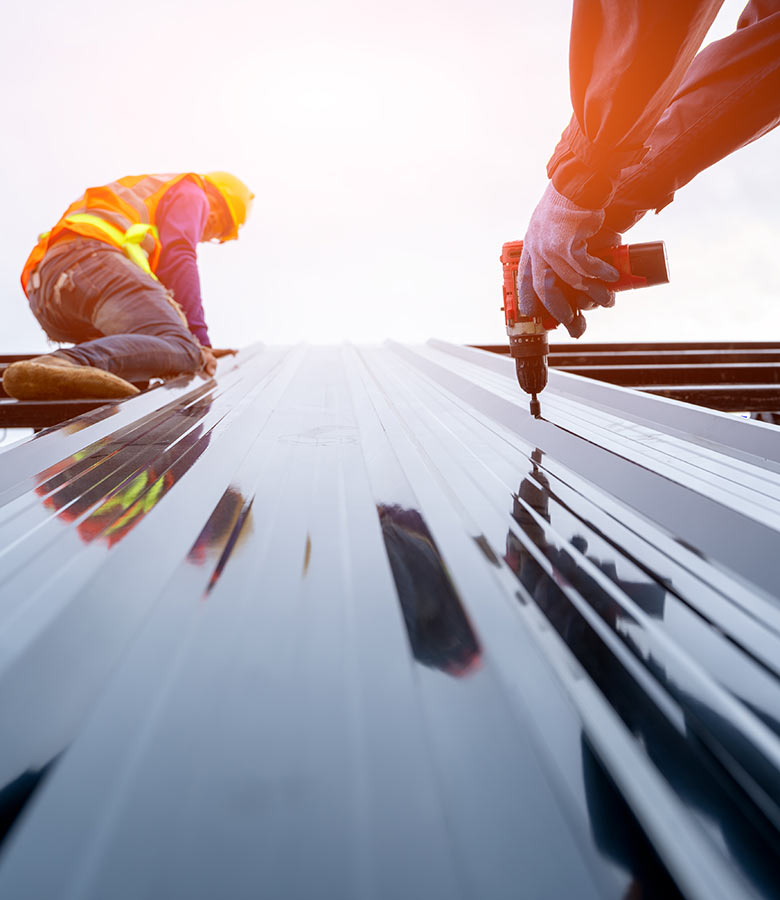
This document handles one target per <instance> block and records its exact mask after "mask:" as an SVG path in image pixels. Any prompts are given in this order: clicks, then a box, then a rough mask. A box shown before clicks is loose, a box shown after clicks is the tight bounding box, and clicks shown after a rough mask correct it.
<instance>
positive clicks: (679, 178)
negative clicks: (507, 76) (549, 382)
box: [518, 0, 780, 337]
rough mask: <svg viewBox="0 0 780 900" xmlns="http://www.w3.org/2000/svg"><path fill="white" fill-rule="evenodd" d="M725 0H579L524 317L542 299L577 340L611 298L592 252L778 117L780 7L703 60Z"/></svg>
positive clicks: (527, 267) (754, 13) (525, 277)
mask: <svg viewBox="0 0 780 900" xmlns="http://www.w3.org/2000/svg"><path fill="white" fill-rule="evenodd" d="M721 4H722V0H691V2H689V3H678V4H669V3H659V2H657V0H575V2H574V12H573V18H572V30H571V46H570V55H569V63H570V80H571V97H572V104H573V107H574V115H573V116H572V119H571V122H570V123H569V125H568V127H567V128H566V130H565V131H564V133H563V136H562V138H561V141H560V143H559V144H558V147H557V148H556V150H555V153H554V154H553V156H552V158H551V159H550V162H549V163H548V166H547V172H548V175H549V176H550V179H551V181H550V183H549V184H548V186H547V190H546V191H545V192H544V194H543V196H542V199H541V201H540V202H539V204H538V206H537V207H536V209H535V211H534V213H533V215H532V216H531V221H530V222H529V225H528V230H527V231H526V235H525V239H524V247H523V255H522V258H521V260H520V269H519V274H518V289H519V304H520V311H521V312H522V313H523V314H525V315H539V314H540V312H541V310H540V309H539V301H541V303H542V305H543V306H544V307H545V308H546V309H547V311H548V312H549V313H550V314H551V315H552V316H553V317H554V318H555V319H556V320H557V321H559V322H562V323H563V324H564V325H566V327H567V329H568V331H569V333H570V334H571V336H572V337H579V336H580V335H581V334H582V333H583V331H584V330H585V319H584V317H583V316H581V315H580V314H579V311H580V310H581V309H591V308H593V306H594V305H601V306H612V305H613V303H614V301H615V295H614V292H613V291H610V290H609V287H608V285H606V284H605V283H604V282H610V281H615V280H616V279H617V277H618V273H617V270H615V269H613V268H612V267H611V266H609V265H607V264H606V263H604V262H602V261H601V260H599V259H597V258H596V257H595V256H591V255H590V254H589V252H588V251H589V250H590V251H596V250H598V249H599V248H600V247H605V246H610V245H614V244H618V243H620V234H621V233H622V232H623V231H625V230H626V229H628V228H630V227H631V226H632V225H634V224H635V223H636V222H637V221H638V220H639V219H640V218H641V217H642V216H643V215H644V214H645V212H647V211H648V210H650V209H655V210H656V211H658V210H659V209H661V208H663V207H664V206H666V205H667V204H668V203H670V202H671V201H672V199H673V198H674V192H675V191H676V190H678V189H679V188H681V187H682V186H683V185H685V184H687V183H688V182H689V181H690V180H691V179H692V178H693V177H694V176H695V175H696V174H697V173H699V172H700V171H702V170H703V169H705V168H707V167H708V166H711V165H712V164H713V163H714V162H717V161H718V160H719V159H722V158H723V157H724V156H727V155H728V154H729V153H732V152H733V151H734V150H737V149H738V148H739V147H743V146H744V145H745V144H748V143H750V142H751V141H753V140H755V139H756V138H758V137H760V136H761V135H763V134H765V133H766V132H767V131H769V130H770V129H772V128H774V126H775V125H777V124H778V122H780V66H779V65H778V59H780V5H779V4H778V2H777V0H751V2H750V3H748V5H747V7H746V8H745V9H744V11H743V12H742V15H741V16H740V18H739V22H738V24H737V30H736V31H735V32H734V33H733V34H731V35H729V36H728V37H726V38H724V39H723V40H720V41H716V42H714V43H712V44H710V45H709V46H708V47H706V48H705V49H704V50H703V51H702V52H701V53H699V54H698V55H697V56H696V57H695V58H694V55H695V54H696V51H697V49H698V48H699V45H700V44H701V42H702V40H703V39H704V36H705V34H706V33H707V30H708V29H709V27H710V25H711V24H712V21H713V19H714V18H715V15H716V13H717V11H718V9H719V8H720V6H721Z"/></svg>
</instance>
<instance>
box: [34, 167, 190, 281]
mask: <svg viewBox="0 0 780 900" xmlns="http://www.w3.org/2000/svg"><path fill="white" fill-rule="evenodd" d="M183 178H190V179H192V180H193V181H194V182H195V183H196V184H197V185H199V187H201V188H203V189H204V190H205V185H204V182H203V179H202V178H201V177H200V175H196V174H194V173H193V172H184V173H183V174H180V175H128V176H127V177H125V178H120V179H119V180H118V181H112V182H111V184H106V185H103V187H94V188H87V190H86V191H85V192H84V194H83V195H82V196H81V197H79V199H78V200H76V201H75V202H74V203H71V205H70V206H69V207H68V208H67V210H66V211H65V215H63V216H62V218H61V219H60V220H59V222H57V224H56V225H55V226H54V228H52V230H51V231H49V232H47V233H46V234H42V235H41V236H40V238H39V239H38V243H37V245H36V247H35V249H34V250H33V252H32V253H31V254H30V256H29V257H28V258H27V262H26V263H25V264H24V270H23V271H22V288H23V289H24V291H25V293H26V292H27V282H28V280H29V278H30V275H31V274H32V272H33V270H34V269H35V267H36V266H37V265H38V263H39V262H40V261H41V260H42V259H43V257H44V255H45V253H46V251H47V250H48V249H49V247H50V246H52V245H53V244H56V243H57V241H58V240H60V239H61V238H62V237H63V236H64V235H66V234H69V235H71V236H73V235H81V236H83V237H86V238H93V239H94V240H98V241H105V243H107V244H111V245H112V246H113V247H118V248H119V249H120V250H122V251H123V252H124V253H125V254H126V255H127V257H128V258H129V259H131V260H132V261H133V262H134V263H136V264H137V265H139V266H140V267H141V268H142V269H143V270H144V272H146V273H147V274H148V275H151V276H152V278H156V276H155V274H154V273H155V271H156V269H157V262H158V260H159V258H160V249H161V248H160V239H159V236H158V234H157V227H156V216H157V206H158V204H159V203H160V200H161V199H162V196H163V194H165V192H166V191H168V190H169V189H170V188H172V187H173V186H174V185H175V184H176V183H177V182H179V181H181V180H182V179H183Z"/></svg>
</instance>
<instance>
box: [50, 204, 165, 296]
mask: <svg viewBox="0 0 780 900" xmlns="http://www.w3.org/2000/svg"><path fill="white" fill-rule="evenodd" d="M65 222H66V223H70V222H72V223H73V224H77V223H79V222H82V223H83V224H85V225H92V226H94V227H95V228H98V229H99V230H101V231H103V232H104V233H105V235H106V236H107V237H108V238H110V239H111V243H112V244H116V246H117V247H120V248H121V249H122V251H123V252H124V254H125V256H126V257H127V258H128V259H129V260H131V261H132V262H134V263H135V264H136V265H137V266H140V267H141V268H142V269H143V270H144V272H146V274H147V275H151V276H152V278H154V280H155V281H158V280H159V279H158V278H157V276H156V275H155V274H154V272H152V267H151V266H150V265H149V254H148V253H147V252H146V250H144V248H143V247H142V246H141V242H142V241H143V240H144V238H145V237H146V235H147V234H151V235H152V237H153V238H154V239H155V240H157V229H156V228H155V226H154V225H148V224H141V223H139V224H136V225H131V226H130V227H129V228H128V229H127V231H124V232H123V231H122V230H121V229H120V228H117V227H116V226H115V225H111V224H110V223H109V222H106V220H105V219H101V218H100V216H93V215H91V214H90V213H74V214H73V215H72V216H68V217H67V218H66V219H65Z"/></svg>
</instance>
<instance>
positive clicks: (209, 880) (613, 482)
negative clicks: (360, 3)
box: [0, 342, 780, 900]
mask: <svg viewBox="0 0 780 900" xmlns="http://www.w3.org/2000/svg"><path fill="white" fill-rule="evenodd" d="M542 409H543V414H544V416H545V419H543V420H538V421H537V420H534V419H532V418H530V417H529V415H528V412H527V398H526V397H525V396H523V395H521V394H520V391H519V389H518V388H517V385H516V383H515V380H514V369H513V363H512V361H511V360H508V359H501V358H499V357H496V356H492V355H490V354H488V353H484V352H481V351H478V350H472V349H469V348H461V347H453V346H448V345H443V344H440V343H435V342H433V343H431V344H428V345H425V346H422V347H408V346H400V345H387V346H383V347H378V348H353V347H340V348H307V347H296V348H291V349H286V348H264V347H255V348H251V349H250V350H248V351H244V352H243V353H242V354H240V356H239V357H238V359H237V361H233V360H228V361H223V362H222V363H221V365H220V369H219V373H218V377H217V379H216V380H215V381H209V382H201V381H198V380H194V381H187V380H179V381H176V382H171V383H170V384H169V385H167V386H166V387H163V388H158V389H156V390H153V391H150V392H148V393H146V394H143V395H140V396H138V397H136V398H133V399H131V400H129V401H126V402H124V403H122V404H119V405H112V406H108V407H103V408H102V409H100V410H96V411H93V412H91V413H89V414H86V415H84V416H82V417H80V418H79V419H76V420H73V421H71V422H70V423H66V424H65V425H63V426H60V427H57V428H53V429H50V430H48V431H46V432H43V433H41V434H39V435H37V436H36V437H35V438H33V439H31V440H29V441H27V442H25V443H22V444H19V445H16V446H13V447H11V448H9V449H5V450H4V451H3V452H0V504H2V505H1V506H0V548H2V549H0V585H1V587H0V734H2V742H0V824H2V823H4V826H5V827H6V828H8V829H9V830H8V834H7V837H6V839H5V841H4V842H3V844H2V846H1V847H0V851H1V855H0V897H3V898H5V897H9V898H17V897H20V898H21V897H25V898H26V897H30V898H43V897H58V898H112V900H114V898H125V897H127V898H139V897H155V898H156V897H165V898H178V897H186V898H199V897H203V898H213V897H231V898H244V897H247V898H249V897H252V898H255V897H284V898H288V897H289V898H296V897H300V898H311V897H338V898H370V897H377V898H400V897H403V898H410V897H426V898H429V897H430V898H435V897H447V898H452V897H463V898H491V900H492V898H503V897H513V898H515V897H531V898H552V897H555V898H557V897H577V898H587V897H615V898H618V897H627V896H632V897H633V896H637V895H638V893H637V892H638V891H640V890H641V891H644V893H643V894H642V896H663V897H668V896H673V895H674V894H675V893H676V892H677V891H678V890H679V891H680V892H681V893H683V894H684V895H686V896H689V897H697V898H707V900H711V898H719V897H722V898H729V900H732V898H735V897H751V896H761V897H774V896H778V895H780V879H779V878H778V875H779V874H780V872H779V867H778V854H777V850H778V832H779V830H780V775H779V773H780V682H779V681H778V674H779V669H780V653H779V652H778V650H780V608H779V606H780V604H779V599H780V590H779V589H778V586H777V584H778V578H777V573H778V554H780V535H779V534H778V532H779V531H780V442H779V441H778V438H777V435H778V431H777V429H776V428H775V427H774V426H770V425H763V424H760V423H752V422H744V421H737V420H735V419H733V418H731V417H729V416H726V415H724V414H719V413H714V412H709V411H704V410H697V409H693V408H690V407H686V406H683V405H682V404H678V403H675V402H673V401H669V400H664V399H661V398H656V397H651V396H645V395H637V394H635V393H633V392H631V391H628V390H625V389H621V388H615V387H611V386H607V385H601V384H592V383H587V382H586V381H585V380H584V379H581V378H578V377H577V376H575V375H569V374H566V373H557V372H552V373H551V384H550V387H549V389H548V390H547V391H546V392H545V394H544V395H543V397H542ZM672 882H673V883H672ZM632 892H633V893H632Z"/></svg>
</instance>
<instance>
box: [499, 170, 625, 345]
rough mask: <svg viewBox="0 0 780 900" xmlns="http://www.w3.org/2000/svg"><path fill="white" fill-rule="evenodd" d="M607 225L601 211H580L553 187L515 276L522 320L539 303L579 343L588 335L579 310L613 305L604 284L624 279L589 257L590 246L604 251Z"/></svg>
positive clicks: (531, 224) (533, 222)
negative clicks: (591, 242)
mask: <svg viewBox="0 0 780 900" xmlns="http://www.w3.org/2000/svg"><path fill="white" fill-rule="evenodd" d="M603 223H604V210H603V209H583V208H582V207H580V206H577V205H576V204H575V203H572V202H571V200H568V199H567V198H566V197H564V196H563V195H562V194H559V193H558V191H556V190H555V187H554V186H553V184H552V182H550V184H549V185H548V186H547V190H546V191H545V192H544V194H543V195H542V199H541V200H540V201H539V205H538V206H537V207H536V209H535V210H534V212H533V215H532V216H531V221H530V222H529V223H528V230H527V231H526V233H525V237H524V239H523V255H522V257H521V259H520V267H519V270H518V276H517V287H518V301H519V307H520V309H519V311H520V313H521V314H522V315H526V316H528V315H538V314H539V303H540V302H541V304H542V305H543V306H544V308H545V309H546V310H547V312H548V313H549V314H550V315H551V316H552V317H553V318H554V319H555V320H556V321H558V322H561V323H563V324H564V325H565V326H566V328H567V329H568V331H569V334H570V335H571V336H572V337H579V336H580V335H581V334H582V333H583V331H585V319H584V317H583V316H582V315H581V314H580V310H583V309H592V308H593V307H594V306H612V305H613V304H614V302H615V295H614V292H613V291H611V290H610V289H609V287H608V285H607V284H605V282H611V281H617V280H618V278H619V277H620V273H619V272H618V271H617V269H615V268H613V267H612V266H610V265H609V264H608V263H605V262H604V261H603V260H601V259H599V258H598V257H596V256H592V255H591V254H590V253H589V252H588V247H589V241H591V240H595V241H596V244H597V245H598V246H606V244H602V243H601V239H602V238H601V234H602V225H603ZM604 239H605V240H606V237H605V238H604ZM613 243H619V239H618V240H616V241H613ZM590 246H591V249H595V245H594V244H591V245H590Z"/></svg>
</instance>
